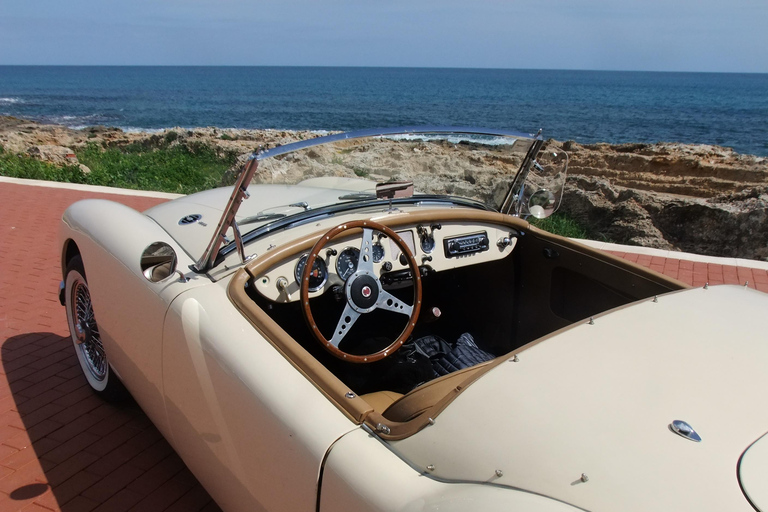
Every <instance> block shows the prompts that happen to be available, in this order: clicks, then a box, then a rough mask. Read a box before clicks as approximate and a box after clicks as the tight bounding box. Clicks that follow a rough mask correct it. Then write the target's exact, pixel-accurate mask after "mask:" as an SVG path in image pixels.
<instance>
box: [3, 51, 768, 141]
mask: <svg viewBox="0 0 768 512" xmlns="http://www.w3.org/2000/svg"><path fill="white" fill-rule="evenodd" d="M766 91H768V73H749V72H744V73H732V72H727V73H726V72H711V71H632V70H607V71H600V70H583V69H574V70H555V69H504V68H474V67H451V68H446V67H408V66H404V67H387V66H370V67H368V66H366V67H361V66H299V65H296V66H270V65H259V66H240V65H227V66H208V65H173V66H157V65H34V64H31V65H18V64H14V65H0V115H8V116H15V117H20V118H24V119H30V120H34V121H39V122H43V123H52V124H62V125H65V126H69V127H75V128H82V127H86V126H94V125H106V126H115V127H118V128H121V129H124V130H126V131H147V132H153V131H160V130H162V129H167V128H172V127H183V128H197V127H206V126H215V127H218V128H222V129H229V128H233V129H237V128H247V129H274V130H313V131H347V130H354V129H360V128H373V127H386V126H398V125H399V126H404V125H435V126H450V125H465V126H466V125H474V126H483V127H486V128H503V129H512V130H517V131H523V132H534V131H536V130H538V129H539V128H543V129H544V136H545V137H548V138H549V137H552V138H555V139H558V140H574V141H576V142H579V143H595V142H606V143H612V144H619V143H627V142H630V143H653V142H681V143H691V144H712V145H718V146H726V147H732V148H734V149H735V150H736V151H738V152H739V153H746V154H755V155H758V156H768V127H766V126H765V125H766V123H765V119H768V95H766Z"/></svg>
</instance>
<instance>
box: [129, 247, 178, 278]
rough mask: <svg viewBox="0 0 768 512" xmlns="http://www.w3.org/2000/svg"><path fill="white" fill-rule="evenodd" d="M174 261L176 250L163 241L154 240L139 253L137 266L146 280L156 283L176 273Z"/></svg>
mask: <svg viewBox="0 0 768 512" xmlns="http://www.w3.org/2000/svg"><path fill="white" fill-rule="evenodd" d="M176 263H177V258H176V251H174V250H173V247H171V246H170V245H168V244H167V243H165V242H155V243H152V244H149V245H148V246H147V248H146V249H144V252H142V253H141V261H140V262H139V266H140V267H141V273H142V274H144V277H145V278H147V281H150V282H152V283H158V282H160V281H163V280H164V279H168V278H169V277H171V276H172V275H173V274H174V273H176ZM179 273H180V274H181V272H179ZM182 278H184V276H183V274H182Z"/></svg>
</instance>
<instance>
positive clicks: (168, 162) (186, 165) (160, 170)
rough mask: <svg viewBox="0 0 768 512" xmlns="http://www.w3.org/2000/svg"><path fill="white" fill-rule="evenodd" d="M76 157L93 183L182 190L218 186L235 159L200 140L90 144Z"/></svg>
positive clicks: (197, 189)
mask: <svg viewBox="0 0 768 512" xmlns="http://www.w3.org/2000/svg"><path fill="white" fill-rule="evenodd" d="M77 157H78V159H79V160H80V161H81V162H82V163H83V164H85V165H87V166H88V167H89V168H90V169H91V174H90V175H89V176H88V178H89V182H90V183H91V184H93V185H105V186H109V187H124V188H134V189H141V190H160V191H164V192H176V193H180V194H190V193H193V192H197V191H200V190H206V189H209V188H214V187H217V186H218V184H219V182H220V180H221V177H222V175H223V174H224V172H225V171H226V170H227V169H228V168H229V167H230V166H231V165H232V164H233V163H234V158H233V157H232V156H231V155H227V156H224V157H221V156H219V155H218V154H217V152H216V150H215V149H214V148H212V147H210V146H208V145H206V144H204V143H200V142H196V143H195V144H193V145H191V147H187V146H184V145H177V146H173V147H170V148H167V149H154V150H146V149H145V150H143V151H142V150H141V149H140V148H139V147H137V146H133V147H130V148H128V149H127V151H121V150H119V149H115V148H111V149H107V150H102V149H101V148H99V147H98V146H95V145H88V146H87V147H86V148H85V149H83V150H80V151H78V152H77Z"/></svg>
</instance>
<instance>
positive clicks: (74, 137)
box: [0, 117, 768, 259]
mask: <svg viewBox="0 0 768 512" xmlns="http://www.w3.org/2000/svg"><path fill="white" fill-rule="evenodd" d="M321 134H322V133H319V132H310V131H281V130H235V129H220V128H214V127H208V128H196V129H192V130H189V129H186V128H172V129H167V130H162V131H158V132H154V133H147V132H139V133H133V132H130V133H129V132H124V131H122V130H120V129H118V128H109V127H103V126H95V127H89V128H85V129H82V130H73V129H70V128H66V127H63V126H56V125H41V124H38V123H34V122H32V121H26V120H22V119H16V118H11V117H0V145H2V147H3V148H4V150H5V151H11V152H16V153H28V154H39V157H40V158H43V156H42V155H44V154H47V153H48V151H49V150H48V149H47V147H49V146H58V147H62V148H63V150H67V149H69V148H72V149H75V150H77V149H78V148H82V147H84V146H85V145H87V144H89V143H97V144H101V145H103V146H104V147H124V146H128V145H139V146H143V147H146V148H147V149H151V148H155V147H160V146H162V145H166V146H168V145H173V144H186V145H187V146H188V147H194V145H195V144H206V145H208V146H211V147H214V148H216V150H217V151H219V152H220V153H221V154H231V155H237V156H238V164H236V165H235V166H233V168H232V169H230V171H229V172H228V173H227V174H226V175H225V176H224V178H223V180H222V184H231V183H232V182H233V181H234V179H235V176H236V175H237V172H238V171H239V168H240V167H241V165H242V163H244V162H245V160H246V159H247V157H248V155H250V154H251V153H252V152H254V151H256V150H258V149H259V148H265V149H266V148H270V147H274V146H277V145H280V144H285V143H288V142H293V141H296V140H303V139H307V138H312V137H316V136H318V135H321ZM377 144H379V145H380V147H376V148H373V151H369V156H368V157H364V156H361V157H360V158H369V160H370V159H371V158H373V160H370V161H366V162H364V163H365V165H364V166H363V165H360V166H355V165H354V164H351V163H350V162H344V161H341V160H339V155H338V154H326V153H323V150H322V149H317V150H313V151H310V152H308V153H307V155H306V156H305V157H303V158H305V159H306V162H304V164H306V165H301V166H296V165H288V163H289V162H288V161H285V162H283V163H282V164H273V167H272V168H269V169H267V168H262V169H260V172H259V174H258V175H257V177H256V178H255V180H256V181H261V182H273V183H295V182H297V181H301V180H302V179H306V178H310V177H313V176H316V175H317V168H318V166H317V165H314V166H313V163H314V164H320V163H323V166H322V167H323V168H324V169H325V171H324V172H326V173H327V172H328V169H330V172H331V174H334V175H337V176H348V177H355V176H357V177H365V178H368V179H373V180H386V179H390V178H396V177H398V176H397V175H398V174H402V175H403V176H405V175H407V176H409V177H411V178H412V179H413V180H414V182H415V185H416V188H417V190H419V191H421V192H427V193H432V192H434V193H445V192H447V193H450V194H455V195H463V196H468V197H475V198H477V199H480V200H483V201H485V202H488V203H491V204H499V203H500V201H501V199H502V197H503V195H504V192H505V190H506V188H507V185H508V183H509V180H510V179H511V177H512V176H511V172H513V171H512V170H513V169H516V167H517V164H518V160H519V156H515V155H512V157H509V158H506V159H504V158H497V157H496V156H494V155H487V158H485V161H484V162H472V161H467V160H466V159H462V158H459V156H460V155H459V153H456V152H455V151H456V148H455V146H454V145H445V146H444V147H443V148H437V147H436V146H435V145H430V146H429V147H426V146H425V147H423V148H420V147H418V146H413V145H410V146H406V145H404V144H403V145H400V146H398V145H397V143H395V142H393V141H380V142H379V143H377ZM31 148H37V149H31ZM547 148H548V149H551V150H554V149H556V150H565V151H566V152H568V154H569V155H570V163H569V168H568V181H567V184H566V188H565V192H564V200H563V203H562V206H561V211H562V212H564V213H566V214H567V215H569V216H570V217H572V218H574V219H575V220H576V221H578V222H580V223H581V224H582V225H584V226H585V227H586V228H587V230H588V232H589V235H590V236H591V237H593V238H596V239H606V240H610V241H614V242H618V243H624V244H636V245H643V246H646V247H657V248H664V249H672V250H682V251H687V252H694V253H701V254H710V255H715V256H732V257H741V258H755V259H768V158H765V157H757V156H752V155H741V154H738V153H736V152H734V151H733V150H731V149H729V148H723V147H719V146H711V145H690V144H677V143H657V144H619V145H610V144H589V145H586V144H585V145H582V144H577V143H575V142H573V141H567V142H563V143H561V142H557V141H554V140H550V141H547ZM63 150H56V151H57V153H56V154H59V153H61V152H62V151H63ZM369 150H370V148H369ZM70 151H71V150H70ZM404 151H408V152H409V153H408V154H407V155H406V154H405V153H404ZM419 151H424V152H425V153H423V154H419ZM429 151H437V152H441V154H437V155H436V154H428V153H427V152H429ZM370 155H374V157H371V156H370ZM56 158H58V157H56ZM435 158H437V159H438V160H440V161H441V162H442V164H441V165H442V167H441V169H442V170H441V171H440V172H435V170H434V168H433V167H430V165H429V163H428V162H429V161H434V159H435ZM44 159H46V160H48V161H57V160H55V159H54V158H53V157H45V158H44ZM70 159H71V157H70V156H68V154H67V155H65V156H64V160H65V161H68V160H70ZM405 162H408V164H407V165H409V167H408V168H407V169H406V168H404V167H403V166H404V165H406V164H405ZM59 163H64V162H62V161H60V159H59ZM70 163H72V162H70ZM292 163H293V164H296V162H292ZM480 163H482V164H483V166H484V167H485V168H486V171H483V172H482V173H481V172H476V170H475V169H476V167H475V166H476V164H480ZM393 169H396V170H397V171H393ZM487 169H490V170H491V172H490V173H489V172H487Z"/></svg>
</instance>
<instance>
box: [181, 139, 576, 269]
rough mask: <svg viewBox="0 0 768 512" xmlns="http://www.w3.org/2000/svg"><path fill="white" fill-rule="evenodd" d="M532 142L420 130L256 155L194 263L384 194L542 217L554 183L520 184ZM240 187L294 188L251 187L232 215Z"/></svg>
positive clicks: (552, 202)
mask: <svg viewBox="0 0 768 512" xmlns="http://www.w3.org/2000/svg"><path fill="white" fill-rule="evenodd" d="M542 144H543V139H542V138H541V136H540V134H525V133H517V132H508V131H495V130H485V129H476V128H432V127H426V128H425V127H420V128H395V129H385V130H379V129H376V130H362V131H358V132H349V133H340V134H332V135H327V136H324V137H318V138H315V139H308V140H303V141H299V142H295V143H292V144H286V145H282V146H277V147H275V148H271V149H268V150H266V151H261V152H259V153H258V154H256V155H254V156H253V157H252V159H251V160H249V161H248V162H247V164H246V166H245V167H244V170H243V172H242V174H241V175H240V176H239V177H238V184H237V186H236V187H235V188H234V190H233V192H232V196H231V198H230V201H229V203H228V205H227V207H226V208H225V213H224V215H223V216H222V220H221V222H220V224H219V227H218V228H217V232H216V234H215V235H214V238H213V240H212V241H211V243H210V244H209V247H208V248H207V249H206V251H205V253H204V254H203V256H202V257H201V258H200V260H199V261H198V263H197V264H196V267H195V268H196V269H199V270H201V269H206V268H210V267H211V266H212V265H213V263H214V261H215V260H216V258H217V255H218V254H219V248H220V247H221V244H222V243H223V244H224V245H225V248H224V249H225V252H227V251H229V250H231V248H232V246H233V244H235V243H236V244H237V246H238V250H239V252H240V253H241V258H244V257H245V256H244V250H243V240H245V241H246V242H247V241H248V240H251V239H253V237H258V236H261V234H263V233H266V232H269V231H270V230H273V229H280V228H282V227H286V226H289V225H291V224H292V223H295V222H304V221H307V220H308V219H310V218H311V217H312V216H314V215H318V214H319V215H328V214H334V212H336V211H342V210H345V209H348V208H356V207H358V206H359V207H375V205H378V204H379V202H381V201H385V200H390V201H395V202H397V203H398V204H405V203H412V202H421V204H425V202H429V203H432V202H435V201H439V202H441V203H444V202H450V203H452V204H461V205H464V206H470V207H480V208H487V209H493V210H497V211H502V212H504V213H510V214H513V215H523V216H527V215H531V214H535V215H537V216H538V214H539V213H542V212H543V213H542V215H543V216H546V214H548V213H549V212H551V211H553V208H556V207H557V203H559V196H560V194H561V189H562V187H561V188H560V189H559V190H558V189H557V188H556V187H554V186H550V185H546V186H547V187H548V190H549V191H551V192H552V194H549V193H545V192H542V193H541V194H539V195H536V194H532V195H526V194H527V193H528V191H529V190H531V189H526V188H525V186H524V185H525V183H526V179H527V178H528V176H529V175H530V174H535V173H536V172H539V171H541V166H539V165H538V164H536V162H534V158H535V156H536V153H538V151H539V149H540V147H541V145H542ZM561 176H564V173H561ZM532 177H533V176H532ZM250 183H253V184H273V185H298V186H299V187H297V188H292V189H291V190H290V191H287V190H285V189H280V188H272V189H261V190H260V191H259V192H258V193H257V192H256V190H255V189H251V191H253V192H254V193H256V195H257V196H258V199H257V198H256V197H254V198H253V199H252V200H251V201H249V206H248V208H247V209H244V210H243V212H240V213H239V214H238V210H239V205H240V203H241V202H242V200H243V199H244V198H245V197H246V196H248V195H250V193H248V192H246V190H245V189H246V187H248V185H249V184H250ZM542 184H543V183H542ZM377 189H378V194H377ZM552 195H554V196H555V198H554V199H552V197H551V196H552ZM457 198H460V199H457ZM524 200H525V201H526V207H525V208H522V202H523V201H524ZM529 203H530V205H531V206H533V209H532V210H531V209H530V208H529V206H528V205H529ZM318 210H319V211H318ZM330 210H333V211H330ZM233 227H236V228H237V229H233Z"/></svg>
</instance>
